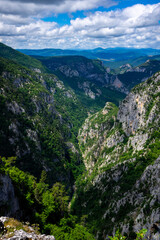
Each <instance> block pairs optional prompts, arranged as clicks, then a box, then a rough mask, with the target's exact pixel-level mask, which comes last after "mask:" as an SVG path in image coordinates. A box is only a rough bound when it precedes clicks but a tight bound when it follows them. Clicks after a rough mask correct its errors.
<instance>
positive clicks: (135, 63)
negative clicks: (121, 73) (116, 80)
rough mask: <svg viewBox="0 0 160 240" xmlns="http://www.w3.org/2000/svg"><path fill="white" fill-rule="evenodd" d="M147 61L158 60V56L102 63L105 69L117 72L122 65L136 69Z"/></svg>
mask: <svg viewBox="0 0 160 240" xmlns="http://www.w3.org/2000/svg"><path fill="white" fill-rule="evenodd" d="M147 60H160V55H154V56H150V55H147V56H140V57H137V58H131V59H125V60H122V61H103V63H104V65H105V66H106V67H109V68H111V69H114V70H115V71H116V72H117V70H118V69H119V68H120V67H121V66H122V65H126V64H130V65H131V66H132V67H137V66H139V65H141V64H143V63H145V62H146V61H147Z"/></svg>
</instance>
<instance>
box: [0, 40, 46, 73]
mask: <svg viewBox="0 0 160 240" xmlns="http://www.w3.org/2000/svg"><path fill="white" fill-rule="evenodd" d="M0 57H3V58H7V59H10V60H12V61H14V62H16V63H18V64H20V65H23V66H26V67H28V68H31V69H37V70H38V69H40V70H41V71H42V72H46V71H47V69H46V68H45V67H44V66H43V65H42V64H41V62H39V61H38V60H36V59H35V58H32V57H30V56H27V55H25V54H23V53H20V52H18V51H16V50H14V49H13V48H11V47H8V46H6V45H4V44H3V43H0Z"/></svg>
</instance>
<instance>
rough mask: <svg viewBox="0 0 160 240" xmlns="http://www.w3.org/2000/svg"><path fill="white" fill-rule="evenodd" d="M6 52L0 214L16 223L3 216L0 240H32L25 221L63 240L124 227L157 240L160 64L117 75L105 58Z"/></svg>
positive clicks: (102, 235)
mask: <svg viewBox="0 0 160 240" xmlns="http://www.w3.org/2000/svg"><path fill="white" fill-rule="evenodd" d="M2 46H3V48H2V49H3V51H1V54H2V55H3V57H0V109H1V115H0V215H1V216H8V217H13V218H14V219H13V218H9V219H7V222H6V223H5V221H3V220H4V218H2V219H1V218H0V238H1V236H2V239H5V238H6V237H5V236H6V234H7V236H8V238H9V239H10V238H13V237H14V238H15V237H19V236H20V234H22V235H23V234H26V235H23V237H26V236H27V238H28V233H24V231H25V230H26V229H28V228H27V227H26V225H28V226H29V224H28V223H25V224H24V223H22V222H19V221H17V220H16V219H18V220H21V221H23V222H28V221H29V222H30V223H31V224H38V225H34V227H35V228H36V229H37V230H38V229H40V231H41V232H42V233H45V234H47V235H48V234H50V235H53V236H54V237H55V239H56V240H63V239H65V240H72V239H73V240H74V239H76V240H82V239H83V240H93V239H97V240H103V239H106V238H107V236H109V235H114V234H115V231H116V230H118V229H119V230H120V232H121V233H122V234H125V235H127V236H128V238H129V240H132V239H135V238H136V237H135V233H136V232H138V230H140V229H142V228H146V229H147V230H148V232H147V235H146V237H150V239H152V240H157V239H158V238H159V231H160V229H159V212H160V211H159V210H160V209H159V208H160V199H159V192H160V189H159V176H160V172H159V169H160V168H159V164H160V163H159V161H160V160H159V156H160V143H159V139H160V135H159V126H160V116H159V111H160V109H159V108H160V104H159V102H160V101H159V100H160V99H159V98H160V93H159V90H160V73H159V72H158V73H156V74H155V75H153V76H152V77H151V78H149V79H148V77H149V76H150V75H151V74H153V73H154V72H155V71H157V70H158V69H159V61H158V60H157V61H152V60H151V61H147V62H146V63H144V64H143V65H141V66H139V67H137V68H133V67H132V66H130V65H125V66H122V67H121V71H122V72H121V74H118V75H115V74H111V73H110V72H109V69H106V68H105V67H104V66H103V64H102V62H101V61H99V60H93V59H87V58H86V57H83V56H63V57H37V58H38V59H36V62H34V60H35V59H34V58H33V62H32V58H29V60H28V62H27V59H28V58H27V56H25V55H24V56H23V54H22V55H21V53H18V52H17V51H15V50H14V49H11V48H9V47H7V46H5V45H2ZM96 51H101V49H97V50H96ZM4 52H5V54H4ZM12 53H13V55H14V57H13V56H12ZM19 56H20V57H21V58H22V62H21V61H20V58H19ZM29 61H31V62H29ZM26 63H27V64H28V67H27V65H25V64H26ZM35 64H38V66H39V68H38V66H37V67H36V66H35ZM40 66H41V67H42V68H41V67H40ZM127 74H129V78H128V77H127ZM132 74H133V78H132ZM134 74H135V75H134ZM140 74H142V75H140ZM139 76H140V77H139ZM123 77H124V79H123ZM144 77H145V78H147V80H146V81H144ZM119 78H122V79H121V80H119ZM141 81H143V82H142V83H141V84H139V85H137V86H136V87H134V88H133V89H132V90H131V92H130V93H129V94H128V96H127V97H126V98H125V99H124V97H125V94H122V93H121V92H122V91H129V89H130V88H131V87H132V86H133V85H135V84H136V83H139V82H141ZM116 89H118V90H119V91H117V90H116ZM120 91H121V92H120ZM123 99H124V100H123ZM106 101H107V103H106ZM15 218H16V219H15ZM5 219H6V218H5ZM5 224H6V231H7V232H6V231H5V229H4V227H5ZM10 226H11V227H10ZM20 229H23V231H21V230H20ZM29 229H30V227H29ZM19 230H20V232H19ZM30 230H31V229H30ZM16 234H18V235H16ZM33 234H34V233H33ZM35 234H38V235H39V237H41V235H40V234H39V233H35ZM139 234H140V233H139ZM43 236H44V235H43ZM44 237H47V238H49V237H48V236H44ZM37 238H38V236H37ZM52 239H53V237H52Z"/></svg>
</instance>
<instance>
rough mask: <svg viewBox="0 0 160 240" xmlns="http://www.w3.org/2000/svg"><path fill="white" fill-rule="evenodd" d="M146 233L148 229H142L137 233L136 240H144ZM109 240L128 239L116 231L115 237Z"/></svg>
mask: <svg viewBox="0 0 160 240" xmlns="http://www.w3.org/2000/svg"><path fill="white" fill-rule="evenodd" d="M146 232H147V229H142V230H140V231H139V232H137V233H136V235H137V237H136V239H135V240H143V239H144V236H145V234H146ZM109 239H110V240H125V239H127V238H126V237H125V236H122V234H121V233H120V232H119V230H118V231H116V234H115V236H113V237H111V236H110V237H109ZM128 240H129V239H128Z"/></svg>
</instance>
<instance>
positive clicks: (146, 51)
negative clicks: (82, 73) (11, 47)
mask: <svg viewBox="0 0 160 240" xmlns="http://www.w3.org/2000/svg"><path fill="white" fill-rule="evenodd" d="M18 51H20V52H22V53H24V54H27V55H36V56H45V57H49V56H68V55H79V56H84V57H87V58H90V59H97V58H99V59H101V60H103V61H104V62H106V63H107V61H112V62H113V61H114V62H117V61H122V60H128V59H135V58H138V57H142V56H150V55H158V54H160V50H159V49H151V48H142V49H136V48H106V49H104V48H95V49H91V50H90V49H88V50H69V49H49V48H48V49H18Z"/></svg>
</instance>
